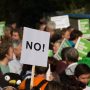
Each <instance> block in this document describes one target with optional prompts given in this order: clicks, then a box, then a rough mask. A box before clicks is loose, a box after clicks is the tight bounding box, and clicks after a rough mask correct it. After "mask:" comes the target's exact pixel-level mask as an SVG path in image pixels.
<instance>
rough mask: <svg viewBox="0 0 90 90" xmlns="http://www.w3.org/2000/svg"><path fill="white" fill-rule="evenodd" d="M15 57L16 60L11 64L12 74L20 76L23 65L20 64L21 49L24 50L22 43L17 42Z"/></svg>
mask: <svg viewBox="0 0 90 90" xmlns="http://www.w3.org/2000/svg"><path fill="white" fill-rule="evenodd" d="M14 44H15V45H14V47H13V48H14V55H15V58H13V60H12V61H10V62H9V67H10V72H13V73H17V74H20V73H21V71H22V66H23V65H22V64H21V63H20V59H21V58H20V57H21V48H22V43H21V42H17V43H14Z"/></svg>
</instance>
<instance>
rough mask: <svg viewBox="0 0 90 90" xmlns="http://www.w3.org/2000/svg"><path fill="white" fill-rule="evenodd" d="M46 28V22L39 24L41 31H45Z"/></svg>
mask: <svg viewBox="0 0 90 90" xmlns="http://www.w3.org/2000/svg"><path fill="white" fill-rule="evenodd" d="M45 27H46V23H45V22H44V23H40V24H39V30H41V31H44V30H45Z"/></svg>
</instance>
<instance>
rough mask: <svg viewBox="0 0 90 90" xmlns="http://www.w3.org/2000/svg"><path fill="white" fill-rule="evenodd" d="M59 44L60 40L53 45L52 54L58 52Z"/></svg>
mask: <svg viewBox="0 0 90 90" xmlns="http://www.w3.org/2000/svg"><path fill="white" fill-rule="evenodd" d="M61 43H62V40H57V41H56V42H55V43H54V44H53V52H54V54H56V53H57V51H58V49H59V47H60V44H61Z"/></svg>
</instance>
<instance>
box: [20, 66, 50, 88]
mask: <svg viewBox="0 0 90 90" xmlns="http://www.w3.org/2000/svg"><path fill="white" fill-rule="evenodd" d="M46 70H47V68H46V67H40V66H36V68H35V77H34V85H33V87H35V86H37V85H38V84H39V83H40V82H41V81H43V80H46V79H45V78H46V76H45V73H46ZM29 82H30V79H29ZM47 83H48V82H45V83H44V84H43V85H42V86H41V88H40V89H41V90H44V89H45V87H46V85H47ZM26 84H28V83H26V80H23V81H22V83H21V85H20V87H19V90H24V89H25V88H26ZM28 88H30V84H29V86H28Z"/></svg>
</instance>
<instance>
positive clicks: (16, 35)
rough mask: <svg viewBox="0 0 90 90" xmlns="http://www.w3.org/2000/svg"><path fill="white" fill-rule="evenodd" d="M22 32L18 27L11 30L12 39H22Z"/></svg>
mask: <svg viewBox="0 0 90 90" xmlns="http://www.w3.org/2000/svg"><path fill="white" fill-rule="evenodd" d="M22 33H23V31H22V30H21V29H20V28H19V29H15V30H13V31H12V33H11V35H12V40H21V39H22Z"/></svg>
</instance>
